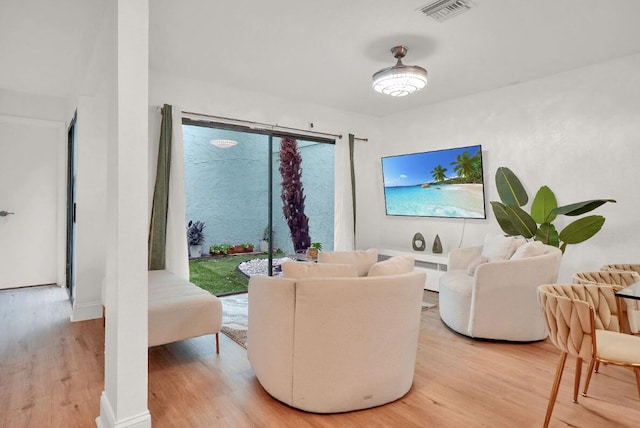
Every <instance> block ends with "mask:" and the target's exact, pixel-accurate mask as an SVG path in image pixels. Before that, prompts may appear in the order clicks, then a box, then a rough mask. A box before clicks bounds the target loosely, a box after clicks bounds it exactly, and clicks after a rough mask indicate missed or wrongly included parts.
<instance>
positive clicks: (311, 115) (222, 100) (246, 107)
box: [149, 70, 379, 249]
mask: <svg viewBox="0 0 640 428" xmlns="http://www.w3.org/2000/svg"><path fill="white" fill-rule="evenodd" d="M165 103H166V104H171V105H173V106H174V108H179V109H181V110H183V111H190V112H196V113H202V114H209V115H216V116H224V117H231V118H236V119H243V120H249V121H255V122H262V123H270V124H278V125H281V126H287V127H294V128H299V129H308V128H307V125H308V123H309V122H313V123H314V128H313V130H314V131H318V132H326V133H332V134H342V135H343V138H342V139H341V140H338V141H337V142H336V177H338V176H344V177H346V180H345V179H342V180H339V179H338V178H336V183H337V182H343V183H344V185H343V186H339V187H337V188H336V219H339V220H337V223H338V224H337V225H336V234H337V235H338V236H339V237H340V238H338V237H336V240H335V243H334V245H335V247H336V249H348V248H350V245H351V242H350V241H348V239H347V236H349V234H350V231H351V230H352V229H351V227H352V220H351V214H350V208H349V209H348V211H346V210H345V209H343V207H350V206H351V193H350V183H349V181H348V180H349V179H348V177H349V175H348V174H349V169H348V168H349V162H348V155H349V152H348V134H349V133H352V134H355V135H356V136H357V137H364V138H366V137H368V138H370V139H376V137H377V135H378V134H379V127H378V122H379V121H378V120H377V119H376V118H372V117H370V116H365V115H361V114H356V113H351V112H345V111H339V110H335V109H329V108H326V107H321V106H316V105H311V104H301V103H297V102H291V101H288V100H286V99H282V98H278V97H273V96H269V95H264V94H258V93H254V92H247V91H242V90H238V89H233V88H228V87H225V86H221V85H215V84H211V83H207V82H200V81H195V80H190V79H185V78H181V77H177V76H170V75H166V74H163V73H159V72H155V71H153V70H151V72H150V76H149V104H150V108H149V141H150V144H149V148H150V152H149V171H150V176H149V186H150V189H149V195H153V183H154V182H155V168H156V161H157V156H158V153H157V150H158V148H157V147H158V139H159V135H160V121H161V115H160V111H159V110H158V109H157V107H158V106H162V105H163V104H165ZM367 144H368V143H363V142H358V144H357V146H358V150H362V151H366V150H368V146H367ZM150 198H151V196H150ZM347 241H348V242H347ZM358 246H359V245H358Z"/></svg>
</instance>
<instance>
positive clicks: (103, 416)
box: [96, 391, 151, 428]
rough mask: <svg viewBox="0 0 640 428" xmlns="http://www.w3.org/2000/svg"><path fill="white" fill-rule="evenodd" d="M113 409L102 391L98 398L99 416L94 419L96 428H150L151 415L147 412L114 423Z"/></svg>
mask: <svg viewBox="0 0 640 428" xmlns="http://www.w3.org/2000/svg"><path fill="white" fill-rule="evenodd" d="M115 419H116V417H115V415H114V414H113V408H112V407H111V403H110V402H109V398H108V397H107V394H105V392H104V391H102V395H101V396H100V416H98V417H97V418H96V426H97V427H98V428H151V413H149V410H146V411H145V412H143V413H141V414H139V415H136V416H132V417H129V418H126V419H123V420H120V421H117V422H116V420H115Z"/></svg>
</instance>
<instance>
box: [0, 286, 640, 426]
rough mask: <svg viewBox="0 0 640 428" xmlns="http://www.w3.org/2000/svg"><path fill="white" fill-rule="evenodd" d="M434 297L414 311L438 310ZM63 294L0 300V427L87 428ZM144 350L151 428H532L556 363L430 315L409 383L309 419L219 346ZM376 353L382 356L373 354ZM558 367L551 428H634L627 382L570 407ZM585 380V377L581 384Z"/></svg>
mask: <svg viewBox="0 0 640 428" xmlns="http://www.w3.org/2000/svg"><path fill="white" fill-rule="evenodd" d="M437 296H438V295H437V294H436V293H431V292H425V300H426V301H431V302H434V303H437ZM70 312H71V308H70V305H69V301H68V299H67V295H66V292H65V290H64V289H61V288H59V287H35V288H26V289H20V290H3V291H0V323H1V325H2V327H1V330H0V332H1V333H0V427H11V428H21V427H65V428H66V427H92V426H95V418H96V416H97V415H98V413H99V399H100V393H101V392H102V390H103V358H104V356H103V348H104V346H103V342H104V332H103V327H102V321H101V320H93V321H85V322H80V323H71V322H69V315H70ZM220 342H221V353H220V355H216V354H215V341H214V339H213V336H205V337H200V338H195V339H190V340H186V341H183V342H178V343H173V344H170V345H165V346H158V347H155V348H151V349H150V350H149V410H150V411H151V416H152V421H153V426H154V427H211V426H221V427H267V426H269V427H271V426H278V427H289V426H290V427H336V426H340V427H456V428H457V427H516V426H517V427H539V426H542V423H543V421H544V414H545V410H546V405H547V400H548V394H549V391H550V389H551V383H552V380H553V376H554V371H555V368H556V364H557V361H558V358H559V354H558V352H557V350H556V349H555V348H554V347H553V346H552V345H551V344H550V343H548V342H546V341H545V342H538V343H533V344H505V343H492V342H483V341H474V340H471V339H468V338H465V337H462V336H459V335H457V334H454V333H452V332H451V331H450V330H448V329H447V328H446V327H444V326H443V324H442V322H441V321H440V319H439V317H438V312H437V309H431V310H427V311H424V312H423V315H422V326H421V334H420V342H419V345H418V361H417V364H416V372H415V379H414V384H413V387H412V389H411V391H409V393H408V394H407V395H406V396H405V397H403V398H402V399H400V400H398V401H396V402H394V403H391V404H388V405H385V406H381V407H378V408H374V409H369V410H364V411H359V412H352V413H346V414H336V415H317V414H309V413H305V412H301V411H298V410H295V409H291V408H289V407H288V406H286V405H283V404H281V403H279V402H277V401H275V400H274V399H272V398H271V397H270V396H269V395H268V394H267V393H266V392H264V390H263V389H262V388H261V387H260V385H259V383H258V382H257V380H256V378H255V377H254V376H253V372H252V370H251V366H250V365H249V362H248V361H247V358H246V352H245V350H244V349H243V348H241V347H240V346H238V345H237V344H236V343H235V342H233V341H231V340H230V339H228V338H227V337H226V336H224V335H221V337H220ZM380 346H384V344H383V343H381V344H380ZM567 364H568V366H567V368H565V374H564V376H563V382H562V385H561V387H560V392H559V395H558V402H557V403H556V407H555V410H554V413H553V417H552V420H551V426H552V427H567V426H571V427H598V428H601V427H602V428H603V427H637V426H639V425H640V400H638V393H637V391H636V386H635V378H634V375H633V373H632V372H630V371H628V370H626V369H624V368H619V367H612V366H604V367H602V369H601V372H600V373H599V374H595V375H594V376H593V379H592V381H591V386H590V388H589V394H590V396H589V397H582V396H581V397H580V398H579V403H578V404H575V403H573V402H572V400H571V396H572V392H571V391H572V384H573V373H574V367H575V360H573V359H570V360H569V361H568V363H567ZM583 377H584V376H583Z"/></svg>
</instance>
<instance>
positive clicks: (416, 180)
mask: <svg viewBox="0 0 640 428" xmlns="http://www.w3.org/2000/svg"><path fill="white" fill-rule="evenodd" d="M382 174H383V181H384V198H385V207H386V211H387V215H401V216H402V215H404V216H425V217H454V218H485V208H484V187H483V186H484V183H483V178H482V148H481V146H479V145H478V146H469V147H460V148H452V149H445V150H438V151H431V152H423V153H411V154H406V155H398V156H388V157H383V158H382Z"/></svg>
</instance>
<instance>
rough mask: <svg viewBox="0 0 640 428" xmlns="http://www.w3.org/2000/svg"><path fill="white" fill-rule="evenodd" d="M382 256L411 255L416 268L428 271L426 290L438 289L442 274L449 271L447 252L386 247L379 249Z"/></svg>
mask: <svg viewBox="0 0 640 428" xmlns="http://www.w3.org/2000/svg"><path fill="white" fill-rule="evenodd" d="M378 254H380V255H381V256H387V257H393V256H411V257H413V258H414V259H415V261H416V269H419V270H424V271H425V272H426V273H427V280H426V282H425V284H424V289H425V290H431V291H438V282H439V280H440V276H442V274H444V273H445V272H446V271H447V263H448V262H449V256H448V255H447V254H434V253H432V252H430V251H407V250H396V249H390V248H384V249H380V250H378Z"/></svg>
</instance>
